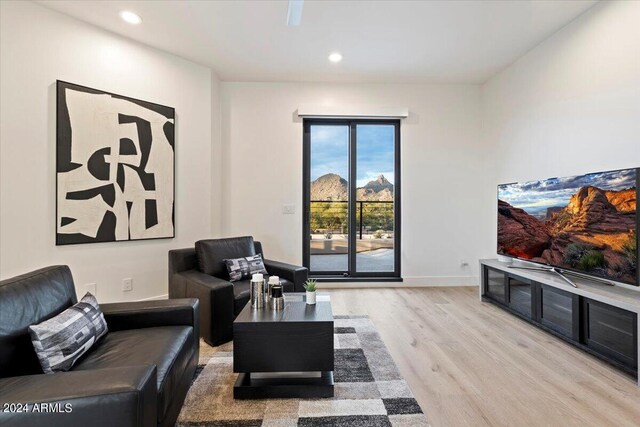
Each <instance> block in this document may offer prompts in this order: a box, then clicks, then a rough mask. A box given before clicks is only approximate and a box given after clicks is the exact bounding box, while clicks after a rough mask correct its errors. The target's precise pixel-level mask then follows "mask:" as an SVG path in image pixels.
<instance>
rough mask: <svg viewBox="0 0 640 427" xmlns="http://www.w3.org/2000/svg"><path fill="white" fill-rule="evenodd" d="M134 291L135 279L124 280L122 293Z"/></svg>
mask: <svg viewBox="0 0 640 427" xmlns="http://www.w3.org/2000/svg"><path fill="white" fill-rule="evenodd" d="M132 290H133V279H132V278H130V277H129V278H126V279H122V291H123V292H130V291H132Z"/></svg>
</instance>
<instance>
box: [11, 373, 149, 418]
mask: <svg viewBox="0 0 640 427" xmlns="http://www.w3.org/2000/svg"><path fill="white" fill-rule="evenodd" d="M156 376H157V373H156V367H155V365H149V366H129V367H124V368H109V369H96V370H90V371H75V372H74V371H70V372H59V373H55V374H41V375H25V376H21V377H10V378H0V425H3V426H4V425H6V426H22V427H31V426H34V427H36V426H45V425H46V426H49V427H56V426H83V425H87V426H89V425H90V426H92V427H102V426H104V427H107V426H131V427H134V426H157V424H158V421H157V416H158V415H157V412H158V411H157V400H158V399H157V378H156ZM12 404H13V405H12Z"/></svg>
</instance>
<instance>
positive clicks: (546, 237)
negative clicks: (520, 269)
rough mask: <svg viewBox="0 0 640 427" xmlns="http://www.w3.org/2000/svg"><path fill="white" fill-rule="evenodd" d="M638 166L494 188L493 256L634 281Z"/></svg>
mask: <svg viewBox="0 0 640 427" xmlns="http://www.w3.org/2000/svg"><path fill="white" fill-rule="evenodd" d="M639 188H640V168H637V169H623V170H616V171H609V172H597V173H590V174H586V175H578V176H569V177H565V178H549V179H545V180H542V181H529V182H520V183H511V184H502V185H499V186H498V254H500V255H504V256H508V257H513V258H518V259H523V260H527V261H532V262H536V263H540V264H545V265H548V266H552V267H557V268H559V269H561V270H565V271H567V272H577V273H581V274H586V275H589V276H593V277H595V278H601V279H606V280H608V281H615V282H620V283H625V284H629V285H635V286H638V285H639V283H638V282H639V280H638V264H639V259H638V227H639V226H638V222H639V219H640V217H639V216H638V211H637V204H636V200H637V199H638V189H639Z"/></svg>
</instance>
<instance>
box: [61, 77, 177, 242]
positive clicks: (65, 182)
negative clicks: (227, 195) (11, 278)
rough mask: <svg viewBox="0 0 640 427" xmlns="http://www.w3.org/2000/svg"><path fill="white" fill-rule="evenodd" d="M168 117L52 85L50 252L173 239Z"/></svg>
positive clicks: (130, 102)
mask: <svg viewBox="0 0 640 427" xmlns="http://www.w3.org/2000/svg"><path fill="white" fill-rule="evenodd" d="M174 125H175V110H174V109H173V108H171V107H165V106H162V105H158V104H154V103H151V102H146V101H140V100H137V99H133V98H128V97H126V96H120V95H115V94H112V93H108V92H103V91H100V90H96V89H90V88H87V87H84V86H79V85H75V84H71V83H66V82H62V81H58V82H57V146H56V174H57V205H56V206H57V212H56V244H57V245H68V244H76V243H95V242H113V241H122V240H140V239H159V238H169V237H174V138H175V130H174Z"/></svg>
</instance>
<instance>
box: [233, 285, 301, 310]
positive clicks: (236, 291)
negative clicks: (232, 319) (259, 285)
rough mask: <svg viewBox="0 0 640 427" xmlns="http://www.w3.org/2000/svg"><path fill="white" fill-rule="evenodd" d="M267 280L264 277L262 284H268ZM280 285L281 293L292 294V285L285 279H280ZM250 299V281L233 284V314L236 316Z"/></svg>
mask: <svg viewBox="0 0 640 427" xmlns="http://www.w3.org/2000/svg"><path fill="white" fill-rule="evenodd" d="M268 280H269V278H268V277H266V276H265V278H264V283H265V284H266V283H267V282H268ZM280 284H281V285H282V291H283V292H285V293H287V292H293V283H291V282H290V281H288V280H287V279H280ZM249 298H251V280H240V281H238V282H233V314H234V315H236V316H237V315H238V314H240V312H241V311H242V309H243V308H244V306H245V305H247V303H248V302H249Z"/></svg>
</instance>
